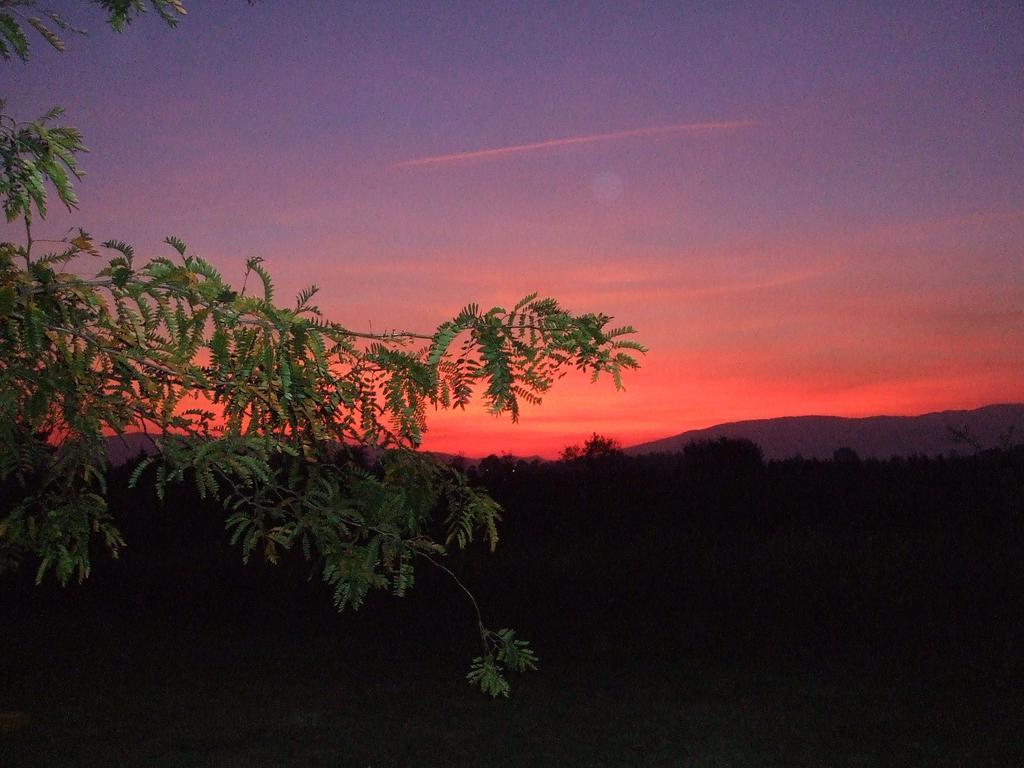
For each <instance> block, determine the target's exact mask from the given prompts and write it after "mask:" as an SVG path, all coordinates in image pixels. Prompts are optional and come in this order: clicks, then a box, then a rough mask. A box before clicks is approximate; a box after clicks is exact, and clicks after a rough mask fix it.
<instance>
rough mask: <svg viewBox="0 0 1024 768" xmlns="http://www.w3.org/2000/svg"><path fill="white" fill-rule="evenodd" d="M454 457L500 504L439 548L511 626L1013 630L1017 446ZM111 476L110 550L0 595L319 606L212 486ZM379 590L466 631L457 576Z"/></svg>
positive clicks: (293, 562) (270, 610)
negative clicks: (113, 519) (885, 455)
mask: <svg viewBox="0 0 1024 768" xmlns="http://www.w3.org/2000/svg"><path fill="white" fill-rule="evenodd" d="M469 474H470V476H471V477H472V478H473V480H474V481H475V482H477V483H481V484H483V485H485V486H486V487H487V488H488V489H489V490H490V492H491V493H492V494H493V495H494V496H495V498H496V499H497V500H498V501H499V502H501V504H502V505H503V506H504V508H505V513H504V521H503V523H502V526H501V528H500V533H501V541H500V543H499V545H498V548H497V551H496V552H495V553H493V554H491V553H488V552H486V551H485V549H484V547H483V545H480V544H476V545H474V546H473V547H472V548H471V549H470V550H469V551H467V552H464V553H457V554H453V555H452V556H451V557H450V558H449V561H450V562H449V565H450V566H451V567H452V568H453V569H454V570H456V571H457V572H458V573H459V574H460V575H462V577H463V578H464V580H465V582H466V583H467V584H468V585H469V586H470V587H471V588H472V589H473V590H474V592H476V594H477V595H478V597H479V599H480V601H481V604H482V605H483V607H484V611H485V613H486V614H487V616H486V618H487V619H488V621H489V622H491V621H492V620H493V625H494V626H502V625H504V624H505V623H507V624H509V625H511V626H515V627H516V628H517V629H521V631H522V632H523V634H525V635H527V636H529V637H531V638H533V639H535V641H536V642H537V644H538V647H539V648H540V649H542V651H543V649H545V648H548V649H549V650H550V649H555V651H554V652H555V653H558V652H559V651H558V649H563V650H564V651H565V652H567V653H568V652H583V653H601V652H603V651H604V650H613V649H615V650H622V649H624V648H626V649H628V648H636V649H637V650H638V651H639V650H641V649H643V650H644V651H645V652H650V653H661V652H663V653H669V654H671V653H673V652H675V651H676V650H677V649H678V648H679V647H680V646H681V645H686V646H690V645H694V644H698V645H700V644H703V645H704V646H705V647H707V646H710V647H719V646H722V647H742V648H755V649H756V648H764V647H767V648H775V649H777V648H778V647H779V645H780V644H782V645H785V646H794V647H798V648H799V649H803V650H806V651H808V652H813V651H815V650H824V651H826V652H831V651H833V650H834V649H835V648H836V647H838V646H840V645H847V646H849V645H857V644H861V645H865V646H868V647H877V648H893V649H898V650H899V651H901V652H906V651H910V652H912V653H924V654H926V653H929V652H931V651H932V650H934V649H936V648H942V647H948V646H949V645H950V644H952V645H957V646H959V645H964V644H966V645H974V646H978V644H985V643H995V644H1006V643H1015V642H1017V641H1019V640H1020V639H1024V638H1022V617H1024V610H1022V608H1024V447H1021V446H1018V447H1016V448H1011V449H1004V450H993V451H987V452H981V453H978V454H976V455H971V456H961V457H953V458H949V457H947V458H909V459H892V460H888V461H877V460H867V461H862V460H859V459H857V457H856V456H855V455H853V454H852V453H851V452H848V451H847V452H837V454H836V457H835V459H834V460H832V461H809V460H801V459H793V460H789V461H781V462H768V463H766V462H763V461H762V459H761V455H760V452H759V450H758V449H757V447H756V446H754V445H753V444H751V443H746V442H743V441H730V440H723V441H717V442H714V443H705V444H701V445H694V446H691V447H689V448H688V449H687V450H686V451H684V452H682V453H676V454H660V455H647V456H635V457H631V456H625V455H623V454H622V453H620V452H618V451H616V450H614V449H609V450H606V451H602V452H598V453H596V454H594V455H586V454H580V455H579V457H578V458H575V459H572V460H566V461H559V462H548V463H541V462H534V463H526V462H523V461H516V460H514V459H511V458H499V457H493V456H492V457H489V458H487V459H485V460H483V461H482V462H481V463H480V464H479V465H477V466H475V467H471V468H470V469H469ZM127 476H128V470H127V469H118V470H114V471H112V473H111V498H112V508H113V510H114V512H115V514H116V515H117V518H118V520H119V522H120V525H121V526H122V529H123V531H124V533H125V535H126V538H127V540H128V547H127V548H126V549H125V551H124V553H123V555H122V557H121V558H120V559H119V560H117V561H111V560H109V559H106V558H104V557H102V556H100V557H98V558H97V562H96V564H95V569H94V573H93V576H92V577H91V579H90V580H89V581H88V582H87V583H86V585H84V586H82V587H76V586H69V587H68V588H66V589H61V588H60V587H57V586H56V585H52V584H44V585H43V586H42V587H35V586H33V585H32V584H31V582H32V568H31V567H26V568H24V569H23V571H22V572H21V573H19V574H17V575H15V576H7V577H5V583H4V589H3V596H4V600H5V602H7V604H8V605H12V604H14V605H15V606H18V605H20V606H21V607H22V608H23V609H27V608H26V606H39V605H51V606H53V607H55V608H58V609H59V607H60V606H61V605H66V606H68V607H70V608H77V609H79V610H85V609H90V610H91V609H93V608H103V609H104V610H111V609H112V610H114V611H116V612H119V613H122V614H124V615H129V616H131V615H145V614H146V613H154V612H155V613H159V612H166V611H181V612H182V613H183V614H185V615H187V616H189V617H191V619H194V620H201V621H224V620H228V621H234V620H237V621H243V622H254V623H259V624H266V623H270V622H287V621H293V620H295V617H297V616H303V617H309V616H314V615H315V616H320V617H322V618H323V619H324V620H326V621H330V620H332V619H329V618H327V617H329V616H331V615H332V610H333V609H332V607H331V603H330V598H329V595H328V594H327V592H326V588H324V587H323V586H322V585H321V584H320V582H319V579H318V577H317V574H316V573H315V571H314V570H313V567H312V566H311V565H310V564H309V563H306V562H304V561H302V559H301V557H298V556H296V557H293V558H292V559H290V560H286V561H285V562H284V563H282V564H281V565H279V566H270V565H268V564H265V563H261V562H255V560H257V559H258V558H254V562H252V563H250V564H249V565H248V566H243V565H242V564H241V562H240V559H241V558H240V553H239V552H238V550H237V549H233V548H231V547H229V546H228V537H227V533H226V532H225V530H224V526H223V521H224V514H223V511H222V510H221V509H220V508H219V506H218V504H217V502H215V501H210V500H207V501H203V500H200V499H199V498H198V497H197V496H196V495H195V493H194V492H193V491H192V490H191V489H190V488H189V487H187V486H181V487H178V488H176V489H174V490H173V491H172V492H171V493H170V494H169V496H168V498H167V500H166V502H165V503H163V504H161V503H159V502H158V500H157V499H156V498H155V495H154V494H152V493H151V492H149V491H129V490H128V488H127ZM398 603H402V604H403V605H401V606H398V605H397V604H398ZM389 605H390V606H392V607H390V608H389V607H388V606H389ZM407 606H412V607H407ZM389 610H390V611H399V612H402V614H401V615H403V616H405V617H408V615H409V611H413V612H416V611H420V612H421V613H422V614H423V616H424V617H427V618H426V619H425V620H427V621H434V620H437V621H439V622H440V623H441V624H443V625H447V626H448V627H449V630H448V631H450V632H452V633H453V634H459V627H460V626H461V623H460V622H461V621H462V620H463V619H465V622H466V624H465V627H466V632H465V635H466V637H467V638H468V640H469V641H470V642H471V641H472V623H471V616H470V615H469V610H468V606H467V605H466V604H465V603H464V602H463V601H462V599H461V596H460V594H459V592H458V590H457V589H455V588H453V586H452V585H451V584H450V583H449V582H447V581H446V579H445V578H444V577H443V576H441V575H439V574H432V573H431V572H430V571H429V570H424V568H423V567H421V568H420V571H419V578H418V582H417V585H416V587H415V589H414V590H413V591H412V593H411V594H410V596H409V597H408V598H406V599H404V600H400V601H394V600H393V599H392V598H390V597H388V596H387V595H385V594H380V595H373V596H371V600H370V605H369V606H368V607H367V608H366V609H364V613H365V612H367V611H368V612H369V613H371V614H372V613H374V612H375V611H376V612H378V614H379V613H380V612H382V611H383V612H385V613H386V612H387V611H389ZM417 615H419V614H417ZM361 619H362V617H361V616H357V617H355V619H354V620H355V621H359V620H361ZM406 620H407V619H406ZM417 620H418V619H417Z"/></svg>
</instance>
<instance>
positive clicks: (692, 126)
mask: <svg viewBox="0 0 1024 768" xmlns="http://www.w3.org/2000/svg"><path fill="white" fill-rule="evenodd" d="M760 124H761V123H760V122H759V121H756V120H729V121H723V122H715V123H677V124H674V125H653V126H649V127H647V128H633V129H630V130H628V131H614V132H612V133H594V134H590V135H589V136H569V137H567V138H564V139H549V140H547V141H535V142H533V143H531V144H512V145H510V146H507V147H495V148H493V149H478V150H474V151H472V152H456V153H453V154H450V155H432V156H430V157H419V158H416V159H413V160H403V161H402V162H400V163H395V164H394V165H392V166H391V167H392V168H417V167H422V166H428V165H442V164H445V163H457V162H462V161H465V160H491V159H494V158H499V157H505V156H507V155H518V154H522V153H523V152H533V151H534V150H538V149H550V148H553V147H571V146H578V145H580V144H594V143H597V142H599V141H618V140H619V139H631V138H634V137H637V136H658V135H661V134H670V133H710V132H713V131H729V130H736V129H738V128H751V127H753V126H756V125H760Z"/></svg>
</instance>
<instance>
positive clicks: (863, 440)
mask: <svg viewBox="0 0 1024 768" xmlns="http://www.w3.org/2000/svg"><path fill="white" fill-rule="evenodd" d="M950 427H953V428H956V429H965V428H966V429H967V431H968V432H969V433H970V434H971V436H972V437H973V438H974V439H976V440H977V442H978V443H979V444H980V445H981V446H982V447H984V448H994V447H996V446H997V445H998V444H999V440H1000V438H1001V437H1002V436H1003V435H1004V434H1006V432H1007V430H1008V429H1009V428H1010V427H1013V428H1014V431H1013V440H1014V442H1022V441H1024V403H1009V404H1002V405H986V406H984V407H983V408H977V409H975V410H973V411H941V412H938V413H926V414H924V415H922V416H868V417H865V418H860V419H848V418H843V417H841V416H783V417H780V418H775V419H756V420H752V421H735V422H730V423H728V424H718V425H716V426H714V427H708V428H707V429H693V430H690V431H688V432H683V433H681V434H678V435H674V436H672V437H665V438H662V439H661V440H654V441H652V442H649V443H641V444H640V445H633V446H630V447H628V448H625V449H624V451H625V453H626V454H628V455H631V456H636V455H640V454H644V453H674V452H676V451H681V450H682V449H683V446H684V445H686V444H687V443H692V442H695V441H698V440H717V439H718V438H720V437H735V438H746V439H748V440H753V441H754V442H755V443H757V444H758V445H759V446H761V449H762V450H763V451H764V457H765V458H766V459H788V458H791V457H793V456H797V455H799V456H802V457H803V458H805V459H830V458H832V453H833V452H834V451H835V450H836V449H837V448H843V447H846V448H852V449H853V450H854V451H856V452H857V455H858V456H860V457H861V458H879V459H888V458H890V457H892V456H913V455H918V456H921V455H925V456H937V455H940V454H949V453H950V452H952V451H954V450H955V451H957V452H959V453H961V454H968V453H971V452H972V450H973V449H972V448H971V447H970V446H968V445H963V444H961V445H957V444H956V443H955V442H954V441H953V440H952V438H951V436H950ZM107 448H108V450H109V451H110V459H111V463H112V464H114V465H115V466H118V465H121V464H124V463H125V462H127V461H130V460H132V459H134V458H136V457H137V456H138V455H139V454H140V453H144V454H150V453H153V452H154V446H153V440H152V438H150V437H149V436H148V435H145V434H143V433H141V432H133V433H128V434H125V435H123V436H120V437H110V438H108V439H107ZM433 455H435V456H437V457H438V458H439V459H441V460H442V461H453V460H456V458H458V460H460V461H461V462H462V463H463V465H464V466H465V467H471V466H476V465H477V464H479V463H480V461H481V459H480V458H475V457H469V456H458V457H456V455H455V454H447V453H437V452H435V453H434V454H433ZM512 458H513V459H515V460H519V459H520V458H521V457H518V456H515V457H512ZM539 458H540V457H537V456H527V457H525V458H523V460H525V461H527V462H530V461H532V460H534V459H539ZM540 460H541V461H543V459H540Z"/></svg>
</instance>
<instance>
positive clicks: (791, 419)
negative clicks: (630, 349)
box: [625, 403, 1024, 459]
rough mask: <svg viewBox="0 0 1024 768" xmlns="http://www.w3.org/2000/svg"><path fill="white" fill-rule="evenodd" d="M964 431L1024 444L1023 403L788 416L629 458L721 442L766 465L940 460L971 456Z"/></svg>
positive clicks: (662, 443)
mask: <svg viewBox="0 0 1024 768" xmlns="http://www.w3.org/2000/svg"><path fill="white" fill-rule="evenodd" d="M951 427H953V428H956V429H964V428H966V429H967V431H968V432H969V433H970V434H971V436H972V437H973V438H974V439H975V440H976V441H977V442H978V443H979V444H980V445H981V446H982V447H983V448H994V447H996V446H997V445H999V441H1000V437H1001V436H1002V435H1004V434H1006V432H1007V430H1008V429H1009V428H1010V427H1013V428H1014V431H1013V438H1014V442H1021V441H1024V403H1013V404H1002V405H987V406H985V407H983V408H978V409H976V410H973V411H941V412H938V413H926V414H924V415H921V416H868V417H866V418H860V419H848V418H842V417H839V416H784V417H782V418H776V419H757V420H752V421H736V422H732V423H729V424H718V425H717V426H714V427H708V428H707V429H694V430H690V431H689V432H683V433H682V434H678V435H675V436H673V437H666V438H663V439H661V440H654V441H652V442H649V443H641V444H640V445H633V446H630V447H628V448H626V449H625V452H626V453H627V454H630V455H634V456H635V455H639V454H644V453H662V452H663V453H673V452H675V451H680V450H682V448H683V446H684V445H686V444H687V443H691V442H695V441H698V440H716V439H718V438H720V437H732V438H746V439H748V440H753V441H754V442H755V443H757V444H758V445H760V446H761V449H762V450H763V451H764V456H765V458H766V459H787V458H791V457H793V456H797V455H799V456H802V457H803V458H805V459H830V458H832V453H833V452H834V451H835V450H836V449H837V448H842V447H848V448H852V449H853V450H854V451H856V452H857V455H858V456H860V457H861V458H879V459H888V458H890V457H892V456H911V455H927V456H935V455H940V454H949V453H950V452H951V451H954V450H955V451H957V452H959V453H961V454H966V453H971V452H972V451H973V449H972V448H971V447H970V446H968V445H963V444H961V445H957V444H956V443H955V442H954V441H953V440H952V438H951V435H950V428H951Z"/></svg>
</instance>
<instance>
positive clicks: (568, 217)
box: [0, 0, 1024, 455]
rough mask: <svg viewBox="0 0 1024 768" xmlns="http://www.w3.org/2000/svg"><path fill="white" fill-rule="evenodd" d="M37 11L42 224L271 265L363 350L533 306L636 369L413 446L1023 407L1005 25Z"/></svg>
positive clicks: (592, 10) (1003, 16)
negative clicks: (74, 194) (579, 326)
mask: <svg viewBox="0 0 1024 768" xmlns="http://www.w3.org/2000/svg"><path fill="white" fill-rule="evenodd" d="M51 5H52V7H54V8H67V9H68V14H67V15H68V16H69V17H71V18H73V19H76V20H77V21H78V22H79V23H80V25H81V26H85V27H87V28H88V29H89V31H90V35H89V36H88V37H86V38H75V39H72V40H69V45H68V51H67V52H66V53H65V54H63V55H58V54H56V53H55V52H53V51H51V50H49V49H48V48H46V47H45V46H44V44H43V43H42V41H41V40H36V41H35V43H36V44H35V46H34V55H33V59H32V61H31V62H30V63H29V64H28V65H27V66H23V65H21V64H17V63H8V64H5V65H3V66H2V69H0V94H3V95H6V96H7V98H8V103H9V111H10V112H12V113H13V114H15V115H17V116H19V117H21V118H23V119H25V118H28V117H31V116H34V115H35V114H37V113H40V112H42V111H44V110H45V109H47V108H49V107H50V106H52V105H53V104H61V105H63V106H65V107H67V109H68V122H71V123H72V124H75V125H77V126H79V127H80V128H81V129H82V130H83V131H84V133H85V137H86V143H87V145H88V146H89V147H90V148H91V149H92V153H91V154H89V155H87V156H85V158H84V160H83V166H84V167H85V169H86V170H87V172H88V177H87V179H86V180H85V181H84V182H82V183H81V184H80V185H79V193H80V197H81V198H82V206H81V209H80V210H79V211H78V212H76V213H75V214H74V215H71V216H68V215H65V214H63V213H60V212H56V211H55V212H54V214H53V215H52V216H51V218H50V220H49V222H48V229H49V231H50V233H51V234H60V233H61V232H62V231H63V229H65V228H66V227H67V226H69V225H70V224H71V223H75V224H80V225H82V226H84V227H85V228H86V229H88V230H89V231H91V232H93V233H94V234H95V235H96V236H97V237H100V238H102V239H106V238H109V237H116V238H120V239H124V240H128V241H131V242H133V243H134V244H135V245H136V246H137V248H138V249H139V250H140V252H141V253H143V254H149V253H152V254H155V253H158V252H161V251H160V247H159V243H160V241H161V240H162V239H163V237H164V236H165V235H167V234H176V235H178V236H180V237H182V238H183V239H184V240H185V241H186V242H188V243H189V244H190V245H191V246H192V247H193V248H194V249H195V250H197V251H198V252H200V253H202V254H203V255H204V256H206V257H208V258H210V259H211V260H212V261H214V262H215V263H216V264H217V265H218V266H219V267H221V268H222V269H223V271H224V272H225V274H226V275H240V274H241V271H242V262H243V260H244V258H245V257H247V256H250V255H261V256H264V257H265V258H266V259H267V262H268V264H269V267H270V269H271V270H272V272H273V273H274V274H275V276H276V278H277V281H278V284H279V289H280V290H281V292H282V294H283V295H287V294H290V293H292V292H294V291H295V290H297V289H298V288H300V287H301V286H302V285H305V284H307V283H309V282H315V283H317V284H319V285H320V286H321V287H322V288H323V298H322V301H321V304H322V306H323V307H324V308H325V309H328V310H329V311H330V314H331V315H332V316H333V317H334V318H335V319H337V320H339V321H342V322H344V323H347V324H349V325H350V326H351V327H353V328H356V329H359V330H366V329H369V328H372V329H374V330H383V329H385V328H409V329H413V330H426V331H429V330H431V329H432V328H433V327H434V326H436V324H437V323H439V322H441V321H442V320H444V319H446V318H447V317H449V316H450V315H453V314H454V313H456V312H457V311H458V310H459V309H460V308H461V306H462V305H464V304H465V303H467V302H470V301H476V302H479V303H481V304H485V305H491V304H510V303H513V302H514V301H515V300H516V299H518V298H519V297H520V296H521V295H523V294H525V293H527V292H531V291H534V290H539V291H541V292H542V293H545V294H551V295H554V296H556V297H558V298H560V299H562V300H564V302H565V303H566V304H568V305H569V306H570V307H571V308H572V309H574V310H578V311H591V310H593V311H604V312H607V313H609V314H612V315H615V317H616V320H618V321H622V322H628V323H632V324H634V325H636V326H637V327H638V328H639V329H640V331H641V339H642V340H643V341H644V342H645V343H647V344H648V345H649V346H650V347H651V353H650V354H649V355H648V357H647V360H646V363H645V367H644V369H643V371H641V372H640V373H639V374H637V375H635V376H633V377H631V378H630V379H629V380H628V382H627V389H628V391H627V392H626V393H618V394H617V393H615V392H614V391H613V389H612V388H611V386H610V384H606V385H598V386H595V387H591V386H589V385H587V384H585V383H584V382H579V381H569V380H566V382H564V386H562V387H561V388H560V389H559V388H556V389H555V390H554V391H553V392H552V394H551V395H550V396H549V398H548V400H547V402H546V403H545V405H544V406H543V407H542V408H541V409H540V410H534V409H530V410H529V411H527V412H526V414H525V415H524V419H523V421H522V423H520V424H519V425H517V426H511V425H509V424H507V423H506V422H503V421H494V420H492V419H491V418H490V417H486V416H484V415H482V414H480V413H477V412H473V413H469V414H454V415H449V414H444V415H441V416H440V417H439V418H437V419H435V420H434V422H433V425H434V429H433V431H432V432H431V433H430V434H431V436H432V437H431V438H430V439H428V446H430V447H437V448H444V449H448V450H459V449H462V450H465V451H466V452H467V453H469V454H475V453H480V452H482V451H484V452H489V451H492V450H493V451H500V450H503V449H508V450H514V451H516V452H519V453H534V452H539V453H545V454H548V455H550V454H551V453H553V452H556V451H557V449H558V448H559V447H560V446H562V445H564V444H566V443H568V442H574V441H579V440H580V439H581V437H585V436H586V435H588V434H589V433H590V432H591V431H594V430H596V431H599V432H602V433H605V434H609V435H611V436H614V437H618V438H619V439H621V440H622V441H623V442H627V443H628V442H636V441H639V440H643V439H649V438H654V437H660V436H664V435H667V434H672V433H675V432H680V431H682V430H684V429H687V428H691V427H698V426H704V425H708V424H712V423H716V422H719V421H725V420H732V419H737V418H752V417H762V416H776V415H786V414H796V413H810V412H816V413H835V414H840V415H866V414H869V413H882V412H887V413H917V412H922V411H926V410H934V409H941V408H954V407H973V406H976V405H981V404H983V403H986V402H995V401H1006V400H1015V401H1019V400H1022V399H1024V397H1022V395H1024V391H1022V390H1024V386H1022V383H1024V74H1022V73H1024V10H1022V6H1021V5H1020V4H1019V3H1010V2H1006V3H1001V4H979V3H969V4H968V3H963V4H950V3H927V4H920V5H917V4H910V3H898V4H890V3H886V4H867V3H845V4H837V5H836V6H834V7H823V6H822V5H821V4H806V5H795V4H794V5H784V6H776V7H774V8H770V9H769V8H767V4H764V3H756V4H751V5H749V6H745V5H740V4H731V3H708V4H692V7H689V8H687V7H685V6H687V5H688V4H682V3H680V4H677V3H661V4H653V3H636V4H626V3H610V4H607V5H603V4H568V3H563V4H557V5H558V7H557V8H552V7H551V6H552V5H554V4H550V3H536V4H529V3H510V4H502V5H496V6H483V5H481V4H475V3H474V4H466V5H458V4H454V3H444V4H436V5H428V4H426V3H417V4H412V3H397V4H390V5H389V4H382V3H366V4H356V3H313V2H310V3H297V2H288V3H285V2H274V1H273V0H266V1H265V2H263V3H262V4H259V5H257V6H255V7H249V6H247V5H246V4H245V3H243V2H241V0H238V1H237V2H232V1H229V0H217V2H210V1H207V2H201V0H193V2H191V3H186V5H187V6H188V8H189V15H188V17H187V19H186V20H185V21H184V22H183V23H182V25H181V27H179V29H177V30H168V29H166V28H165V27H163V26H162V25H161V24H159V23H158V21H157V19H156V18H144V19H141V20H139V21H137V22H136V23H135V24H134V25H133V27H132V28H131V29H130V30H129V31H128V32H126V33H124V34H122V35H120V36H117V35H115V34H114V33H113V32H111V31H109V30H107V29H105V28H104V27H103V24H102V18H101V14H99V13H94V12H92V11H91V10H90V9H88V8H85V7H82V6H83V4H81V3H71V2H65V3H60V2H55V3H52V4H51ZM893 6H897V7H893ZM708 124H710V125H708ZM723 124H724V125H723ZM694 125H697V126H698V127H691V128H681V127H680V126H694ZM700 126H703V127H700ZM650 129H657V130H650ZM609 134H611V135H609ZM587 137H590V140H585V139H587ZM538 144H540V145H543V146H533V145H538ZM512 147H514V148H519V149H516V150H515V151H511V150H509V151H497V152H487V150H502V149H503V148H512ZM473 153H476V154H473ZM467 154H469V155H470V156H468V157H460V156H462V155H467ZM439 157H440V158H445V159H443V160H439V161H434V162H426V163H416V162H410V161H417V160H422V159H424V158H439ZM2 233H3V234H4V235H5V236H6V237H7V238H15V237H17V232H16V231H14V230H11V229H7V230H2Z"/></svg>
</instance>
